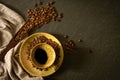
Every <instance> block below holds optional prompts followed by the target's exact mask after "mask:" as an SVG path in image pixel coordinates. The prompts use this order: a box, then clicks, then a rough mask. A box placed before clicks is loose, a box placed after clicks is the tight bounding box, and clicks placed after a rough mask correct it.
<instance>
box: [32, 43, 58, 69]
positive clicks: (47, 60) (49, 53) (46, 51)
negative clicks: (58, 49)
mask: <svg viewBox="0 0 120 80" xmlns="http://www.w3.org/2000/svg"><path fill="white" fill-rule="evenodd" d="M30 58H31V61H32V64H34V65H35V66H36V67H38V68H43V69H44V68H47V67H49V66H51V65H52V64H53V63H54V61H55V58H56V54H55V50H54V48H53V47H52V46H50V45H48V44H47V43H40V44H37V45H36V46H34V47H33V48H32V49H31V51H30Z"/></svg>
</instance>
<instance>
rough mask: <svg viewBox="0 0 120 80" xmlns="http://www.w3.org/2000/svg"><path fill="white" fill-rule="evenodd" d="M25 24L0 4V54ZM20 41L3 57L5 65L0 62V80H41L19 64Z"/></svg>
mask: <svg viewBox="0 0 120 80" xmlns="http://www.w3.org/2000/svg"><path fill="white" fill-rule="evenodd" d="M24 23H25V21H24V19H23V18H22V17H21V16H20V15H19V14H17V13H16V12H15V11H13V10H11V9H10V8H8V7H6V6H5V5H3V4H1V3H0V52H1V51H2V50H3V49H4V48H6V46H7V45H8V43H9V42H10V40H11V39H12V37H13V36H14V35H15V34H16V32H17V31H18V30H19V29H20V28H21V27H22V25H23V24H24ZM21 43H22V41H21V42H19V43H18V44H17V45H16V46H15V47H14V48H12V49H10V50H9V51H8V52H7V54H6V55H5V58H4V60H5V63H3V62H1V61H0V80H43V78H42V77H35V76H30V75H29V74H28V73H27V72H26V71H24V69H23V68H22V67H21V65H20V63H19V57H18V56H19V55H18V53H19V48H20V45H21Z"/></svg>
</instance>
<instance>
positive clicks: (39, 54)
mask: <svg viewBox="0 0 120 80" xmlns="http://www.w3.org/2000/svg"><path fill="white" fill-rule="evenodd" d="M34 58H35V60H36V61H37V62H38V63H40V64H45V63H46V62H47V59H48V57H47V53H46V51H45V50H43V49H41V48H37V49H36V50H35V54H34Z"/></svg>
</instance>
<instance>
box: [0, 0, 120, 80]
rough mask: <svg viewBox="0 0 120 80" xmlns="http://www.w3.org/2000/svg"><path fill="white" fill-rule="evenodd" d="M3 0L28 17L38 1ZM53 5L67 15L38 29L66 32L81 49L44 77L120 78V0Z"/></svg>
mask: <svg viewBox="0 0 120 80" xmlns="http://www.w3.org/2000/svg"><path fill="white" fill-rule="evenodd" d="M0 2H2V3H4V4H5V5H7V6H8V7H10V8H11V9H13V10H15V11H16V12H18V13H19V14H21V15H22V16H23V17H24V18H25V19H26V10H27V9H30V8H33V7H34V4H35V2H37V0H0ZM54 6H55V7H56V8H57V9H58V12H62V13H63V14H64V17H63V19H62V21H61V22H51V23H50V24H47V25H45V26H44V27H42V28H41V29H37V30H35V31H36V32H38V31H45V32H49V33H53V34H57V36H59V37H60V36H63V35H65V34H67V35H69V37H70V38H71V39H73V40H74V41H75V43H76V44H77V46H78V47H79V51H76V52H73V53H72V54H67V53H65V58H64V62H63V65H62V66H61V67H60V69H59V70H58V71H57V72H56V73H55V74H53V75H51V76H49V77H47V78H45V80H120V0H56V4H54ZM78 39H82V40H83V42H81V43H78V42H77V40H78ZM89 49H91V50H92V53H90V52H89Z"/></svg>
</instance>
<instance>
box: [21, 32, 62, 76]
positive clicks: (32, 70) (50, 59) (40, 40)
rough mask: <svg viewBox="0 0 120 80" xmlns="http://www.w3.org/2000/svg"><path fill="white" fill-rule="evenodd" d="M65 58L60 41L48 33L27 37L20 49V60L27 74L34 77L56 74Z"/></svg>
mask: <svg viewBox="0 0 120 80" xmlns="http://www.w3.org/2000/svg"><path fill="white" fill-rule="evenodd" d="M63 58H64V52H63V47H62V45H61V43H60V41H59V40H58V39H57V38H56V37H55V36H53V35H51V34H49V33H46V32H38V33H34V34H32V35H30V36H29V37H27V38H26V39H25V40H24V41H23V43H22V44H21V47H20V52H19V60H20V63H21V65H22V67H23V68H24V70H25V71H26V72H28V73H29V74H30V75H32V76H42V77H46V76H49V75H51V74H53V73H55V72H56V71H57V70H58V69H59V68H60V66H61V64H62V62H63Z"/></svg>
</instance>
